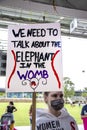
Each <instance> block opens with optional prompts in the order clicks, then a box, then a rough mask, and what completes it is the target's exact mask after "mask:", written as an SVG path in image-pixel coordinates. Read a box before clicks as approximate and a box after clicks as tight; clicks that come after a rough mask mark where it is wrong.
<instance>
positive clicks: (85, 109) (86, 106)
mask: <svg viewBox="0 0 87 130" xmlns="http://www.w3.org/2000/svg"><path fill="white" fill-rule="evenodd" d="M85 114H87V104H86V105H84V106H83V108H82V111H81V115H85Z"/></svg>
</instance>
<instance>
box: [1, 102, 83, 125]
mask: <svg viewBox="0 0 87 130" xmlns="http://www.w3.org/2000/svg"><path fill="white" fill-rule="evenodd" d="M7 105H8V103H0V117H1V115H2V114H4V113H5V109H6V106H7ZM30 105H31V102H29V103H28V102H26V103H15V106H16V108H17V112H14V118H15V126H28V125H30V122H29V113H28V112H29V108H30ZM36 107H37V108H46V107H47V105H46V104H45V103H43V102H41V103H37V104H36ZM65 108H66V109H67V111H68V112H69V113H70V115H72V116H73V117H74V118H75V120H76V122H77V124H82V120H81V117H80V113H81V108H82V107H81V106H80V107H79V106H78V105H75V106H73V107H72V106H71V105H69V104H66V105H65Z"/></svg>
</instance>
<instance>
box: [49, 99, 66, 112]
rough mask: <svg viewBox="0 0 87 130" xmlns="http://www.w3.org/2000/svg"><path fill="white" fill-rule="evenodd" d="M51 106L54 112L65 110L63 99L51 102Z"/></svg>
mask: <svg viewBox="0 0 87 130" xmlns="http://www.w3.org/2000/svg"><path fill="white" fill-rule="evenodd" d="M51 106H52V108H53V109H54V110H56V111H58V110H60V109H62V108H63V106H64V100H63V99H57V100H53V101H51Z"/></svg>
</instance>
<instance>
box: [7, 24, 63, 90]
mask: <svg viewBox="0 0 87 130" xmlns="http://www.w3.org/2000/svg"><path fill="white" fill-rule="evenodd" d="M61 51H62V43H61V33H60V24H59V23H47V24H29V25H10V26H9V27H8V50H7V70H6V91H7V92H33V91H35V92H42V91H43V92H44V91H61V90H62V89H63V87H62V78H63V76H62V52H61Z"/></svg>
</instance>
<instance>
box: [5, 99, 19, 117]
mask: <svg viewBox="0 0 87 130" xmlns="http://www.w3.org/2000/svg"><path fill="white" fill-rule="evenodd" d="M16 111H17V108H16V107H15V106H14V103H13V101H10V102H9V105H8V106H7V108H6V113H11V114H12V116H13V112H16ZM13 119H14V116H13Z"/></svg>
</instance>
